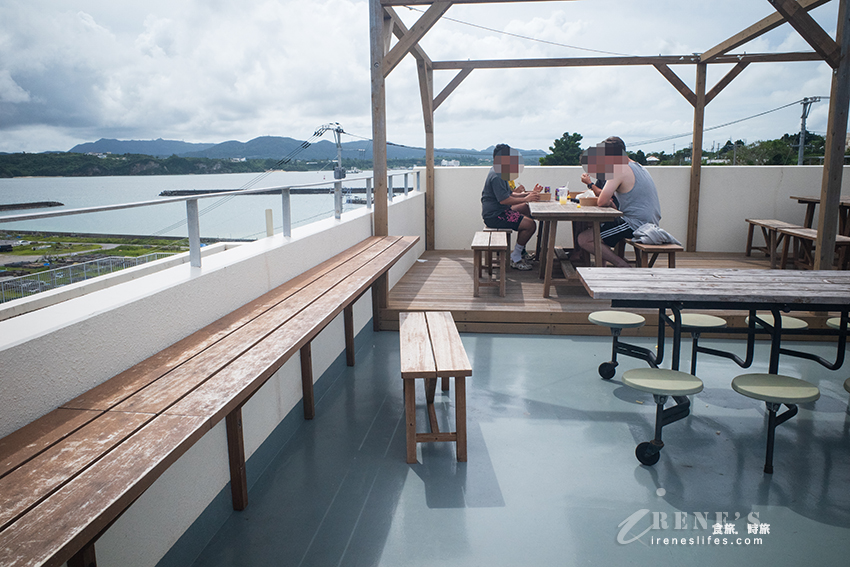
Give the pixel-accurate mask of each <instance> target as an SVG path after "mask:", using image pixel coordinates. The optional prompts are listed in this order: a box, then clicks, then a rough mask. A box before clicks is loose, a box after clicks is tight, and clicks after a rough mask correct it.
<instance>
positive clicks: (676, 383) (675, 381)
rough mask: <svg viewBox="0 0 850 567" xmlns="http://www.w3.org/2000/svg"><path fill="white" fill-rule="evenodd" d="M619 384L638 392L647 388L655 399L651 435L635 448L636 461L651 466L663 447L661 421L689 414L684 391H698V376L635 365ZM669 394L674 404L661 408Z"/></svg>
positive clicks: (665, 423) (699, 382)
mask: <svg viewBox="0 0 850 567" xmlns="http://www.w3.org/2000/svg"><path fill="white" fill-rule="evenodd" d="M623 384H625V385H626V386H629V387H631V388H634V389H635V390H640V391H641V392H649V393H650V394H652V397H653V399H654V400H655V438H654V439H653V440H652V441H645V442H643V443H640V444H639V445H638V446H637V448H636V449H635V457H637V459H638V461H640V463H641V464H643V465H647V466H650V467H651V466H652V465H654V464H655V463H657V462H658V459H660V458H661V449H663V448H664V442H663V441H662V440H661V430H662V429H663V428H664V426H665V425H669V424H671V423H673V422H674V421H679V420H680V419H683V418H685V417H687V416H688V415H689V414H690V410H691V401H690V400H689V399H688V395H689V394H696V393H698V392H702V380H700V379H699V378H697V377H696V376H692V375H690V374H687V373H685V372H679V371H678V370H667V369H664V368H637V369H634V370H627V371H626V372H624V373H623ZM671 396H672V397H673V399H674V400H675V401H676V405H674V406H671V407H669V408H666V409H665V408H664V404H666V403H667V398H668V397H671Z"/></svg>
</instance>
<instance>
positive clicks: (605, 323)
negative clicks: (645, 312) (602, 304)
mask: <svg viewBox="0 0 850 567" xmlns="http://www.w3.org/2000/svg"><path fill="white" fill-rule="evenodd" d="M587 320H588V321H590V322H591V323H593V324H594V325H601V326H602V327H617V328H620V329H635V328H637V327H643V326H644V324H645V323H646V319H644V318H643V317H642V316H640V315H638V314H637V313H629V312H628V311H594V312H593V313H591V314H590V315H588V316H587Z"/></svg>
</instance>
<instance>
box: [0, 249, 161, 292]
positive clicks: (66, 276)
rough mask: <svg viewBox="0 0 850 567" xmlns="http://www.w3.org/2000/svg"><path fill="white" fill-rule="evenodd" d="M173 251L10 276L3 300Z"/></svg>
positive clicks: (3, 286) (2, 287)
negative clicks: (14, 276)
mask: <svg viewBox="0 0 850 567" xmlns="http://www.w3.org/2000/svg"><path fill="white" fill-rule="evenodd" d="M171 255H172V254H171V253H164V252H154V253H152V254H145V255H144V256H138V257H135V258H129V257H125V256H108V257H106V258H98V259H97V260H90V261H88V262H80V263H79V264H73V265H71V266H65V267H62V268H54V269H52V270H45V271H43V272H38V273H35V274H30V275H28V276H19V277H16V278H9V279H7V280H3V281H2V282H0V303H5V302H6V301H12V300H13V299H19V298H21V297H28V296H30V295H35V294H36V293H41V292H42V291H48V290H51V289H56V288H57V287H62V286H63V285H68V284H72V283H76V282H81V281H84V280H87V279H89V278H96V277H98V276H102V275H104V274H111V273H112V272H115V271H118V270H124V269H126V268H132V267H135V266H138V265H140V264H147V263H148V262H153V261H154V260H159V259H160V258H166V257H168V256H171Z"/></svg>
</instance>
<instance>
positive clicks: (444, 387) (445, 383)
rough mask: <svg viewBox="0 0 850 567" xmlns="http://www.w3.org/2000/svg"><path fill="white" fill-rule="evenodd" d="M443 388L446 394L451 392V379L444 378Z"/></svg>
mask: <svg viewBox="0 0 850 567" xmlns="http://www.w3.org/2000/svg"><path fill="white" fill-rule="evenodd" d="M441 386H442V390H443V391H444V392H447V391H448V390H449V379H448V378H446V377H443V379H442V384H441Z"/></svg>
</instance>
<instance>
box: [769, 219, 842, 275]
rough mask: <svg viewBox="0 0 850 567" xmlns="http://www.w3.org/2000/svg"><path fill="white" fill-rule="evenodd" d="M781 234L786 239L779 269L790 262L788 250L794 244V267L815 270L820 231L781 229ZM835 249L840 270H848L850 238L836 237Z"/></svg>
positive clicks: (797, 228) (792, 258)
mask: <svg viewBox="0 0 850 567" xmlns="http://www.w3.org/2000/svg"><path fill="white" fill-rule="evenodd" d="M779 232H780V234H782V235H783V236H784V237H785V244H784V245H783V246H782V260H781V261H780V265H779V268H780V269H782V270H784V269H785V265H786V264H787V263H788V260H789V254H788V250H789V248H790V247H791V246H790V245H791V243H792V242H793V244H794V251H793V252H792V254H791V257H790V260H791V262H792V263H793V264H794V267H795V268H798V269H802V270H813V269H814V266H815V258H814V252H813V251H814V245H815V242H817V240H818V231H817V230H815V229H813V228H801V227H793V228H780V229H779ZM835 248H836V250H837V252H838V254H837V257H836V264H837V265H838V269H839V270H846V269H847V268H848V261H850V254H848V253H847V249H848V248H850V236H842V235H841V234H837V235H836V236H835ZM771 267H773V265H771Z"/></svg>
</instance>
